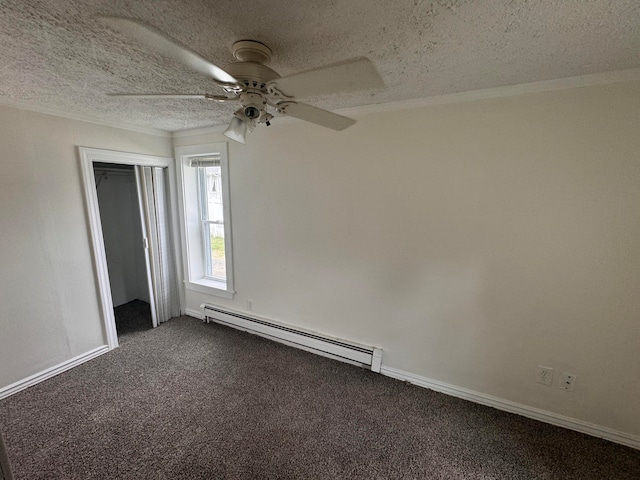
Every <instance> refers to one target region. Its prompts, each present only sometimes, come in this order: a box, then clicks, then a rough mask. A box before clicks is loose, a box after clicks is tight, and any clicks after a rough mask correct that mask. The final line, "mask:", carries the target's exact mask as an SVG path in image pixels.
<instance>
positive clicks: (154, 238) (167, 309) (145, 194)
mask: <svg viewBox="0 0 640 480" xmlns="http://www.w3.org/2000/svg"><path fill="white" fill-rule="evenodd" d="M165 170H166V169H164V168H159V167H142V166H137V167H136V178H137V181H138V193H139V197H140V207H141V208H140V213H141V216H142V224H143V230H144V231H143V236H144V237H145V249H146V260H147V265H148V269H149V278H150V281H149V291H150V297H151V316H152V319H153V326H154V327H157V326H158V324H160V323H162V322H166V321H167V320H169V319H170V318H172V317H177V316H179V315H180V300H179V295H178V281H177V275H176V263H175V257H174V248H173V237H172V232H171V211H170V209H169V199H168V195H167V186H166V181H167V180H166V178H167V176H166V175H165Z"/></svg>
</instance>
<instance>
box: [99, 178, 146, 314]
mask: <svg viewBox="0 0 640 480" xmlns="http://www.w3.org/2000/svg"><path fill="white" fill-rule="evenodd" d="M100 171H101V170H100V169H98V170H97V172H100ZM125 172H126V173H125ZM96 178H100V175H98V176H97V177H96ZM97 191H98V202H99V205H100V220H101V221H102V233H103V237H104V248H105V251H106V255H107V266H108V269H109V281H110V283H111V296H112V299H113V306H114V307H117V306H119V305H123V304H125V303H128V302H130V301H132V300H136V299H138V300H143V301H145V302H147V303H148V302H149V286H148V281H147V274H146V269H145V260H144V248H143V246H142V228H141V221H140V210H139V207H138V191H137V187H136V178H135V173H134V171H133V168H132V169H131V170H128V171H123V172H118V173H111V174H109V173H107V176H106V177H103V178H102V180H101V181H100V184H99V186H98V189H97Z"/></svg>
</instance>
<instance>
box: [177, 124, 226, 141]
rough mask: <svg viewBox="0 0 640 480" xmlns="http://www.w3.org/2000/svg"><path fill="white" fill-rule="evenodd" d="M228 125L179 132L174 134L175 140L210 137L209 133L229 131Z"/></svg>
mask: <svg viewBox="0 0 640 480" xmlns="http://www.w3.org/2000/svg"><path fill="white" fill-rule="evenodd" d="M227 127H228V125H227V124H224V125H211V126H210V127H199V128H189V129H187V130H178V131H176V132H172V133H171V136H172V137H173V138H180V137H193V136H196V135H208V134H209V133H222V132H224V131H225V130H226V129H227Z"/></svg>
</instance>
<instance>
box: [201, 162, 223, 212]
mask: <svg viewBox="0 0 640 480" xmlns="http://www.w3.org/2000/svg"><path fill="white" fill-rule="evenodd" d="M203 170H204V185H205V188H206V195H205V200H206V202H207V209H206V212H205V215H206V218H204V220H209V221H211V222H223V221H224V217H223V214H222V169H221V167H219V166H218V167H205V168H203Z"/></svg>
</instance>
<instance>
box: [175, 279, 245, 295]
mask: <svg viewBox="0 0 640 480" xmlns="http://www.w3.org/2000/svg"><path fill="white" fill-rule="evenodd" d="M184 283H185V288H186V289H187V290H191V291H194V292H199V293H206V294H208V295H214V296H216V297H222V298H229V299H231V298H233V295H234V294H235V293H236V292H234V291H233V290H227V284H226V283H224V282H217V281H215V280H209V279H207V278H199V279H197V280H187V281H185V282H184Z"/></svg>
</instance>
